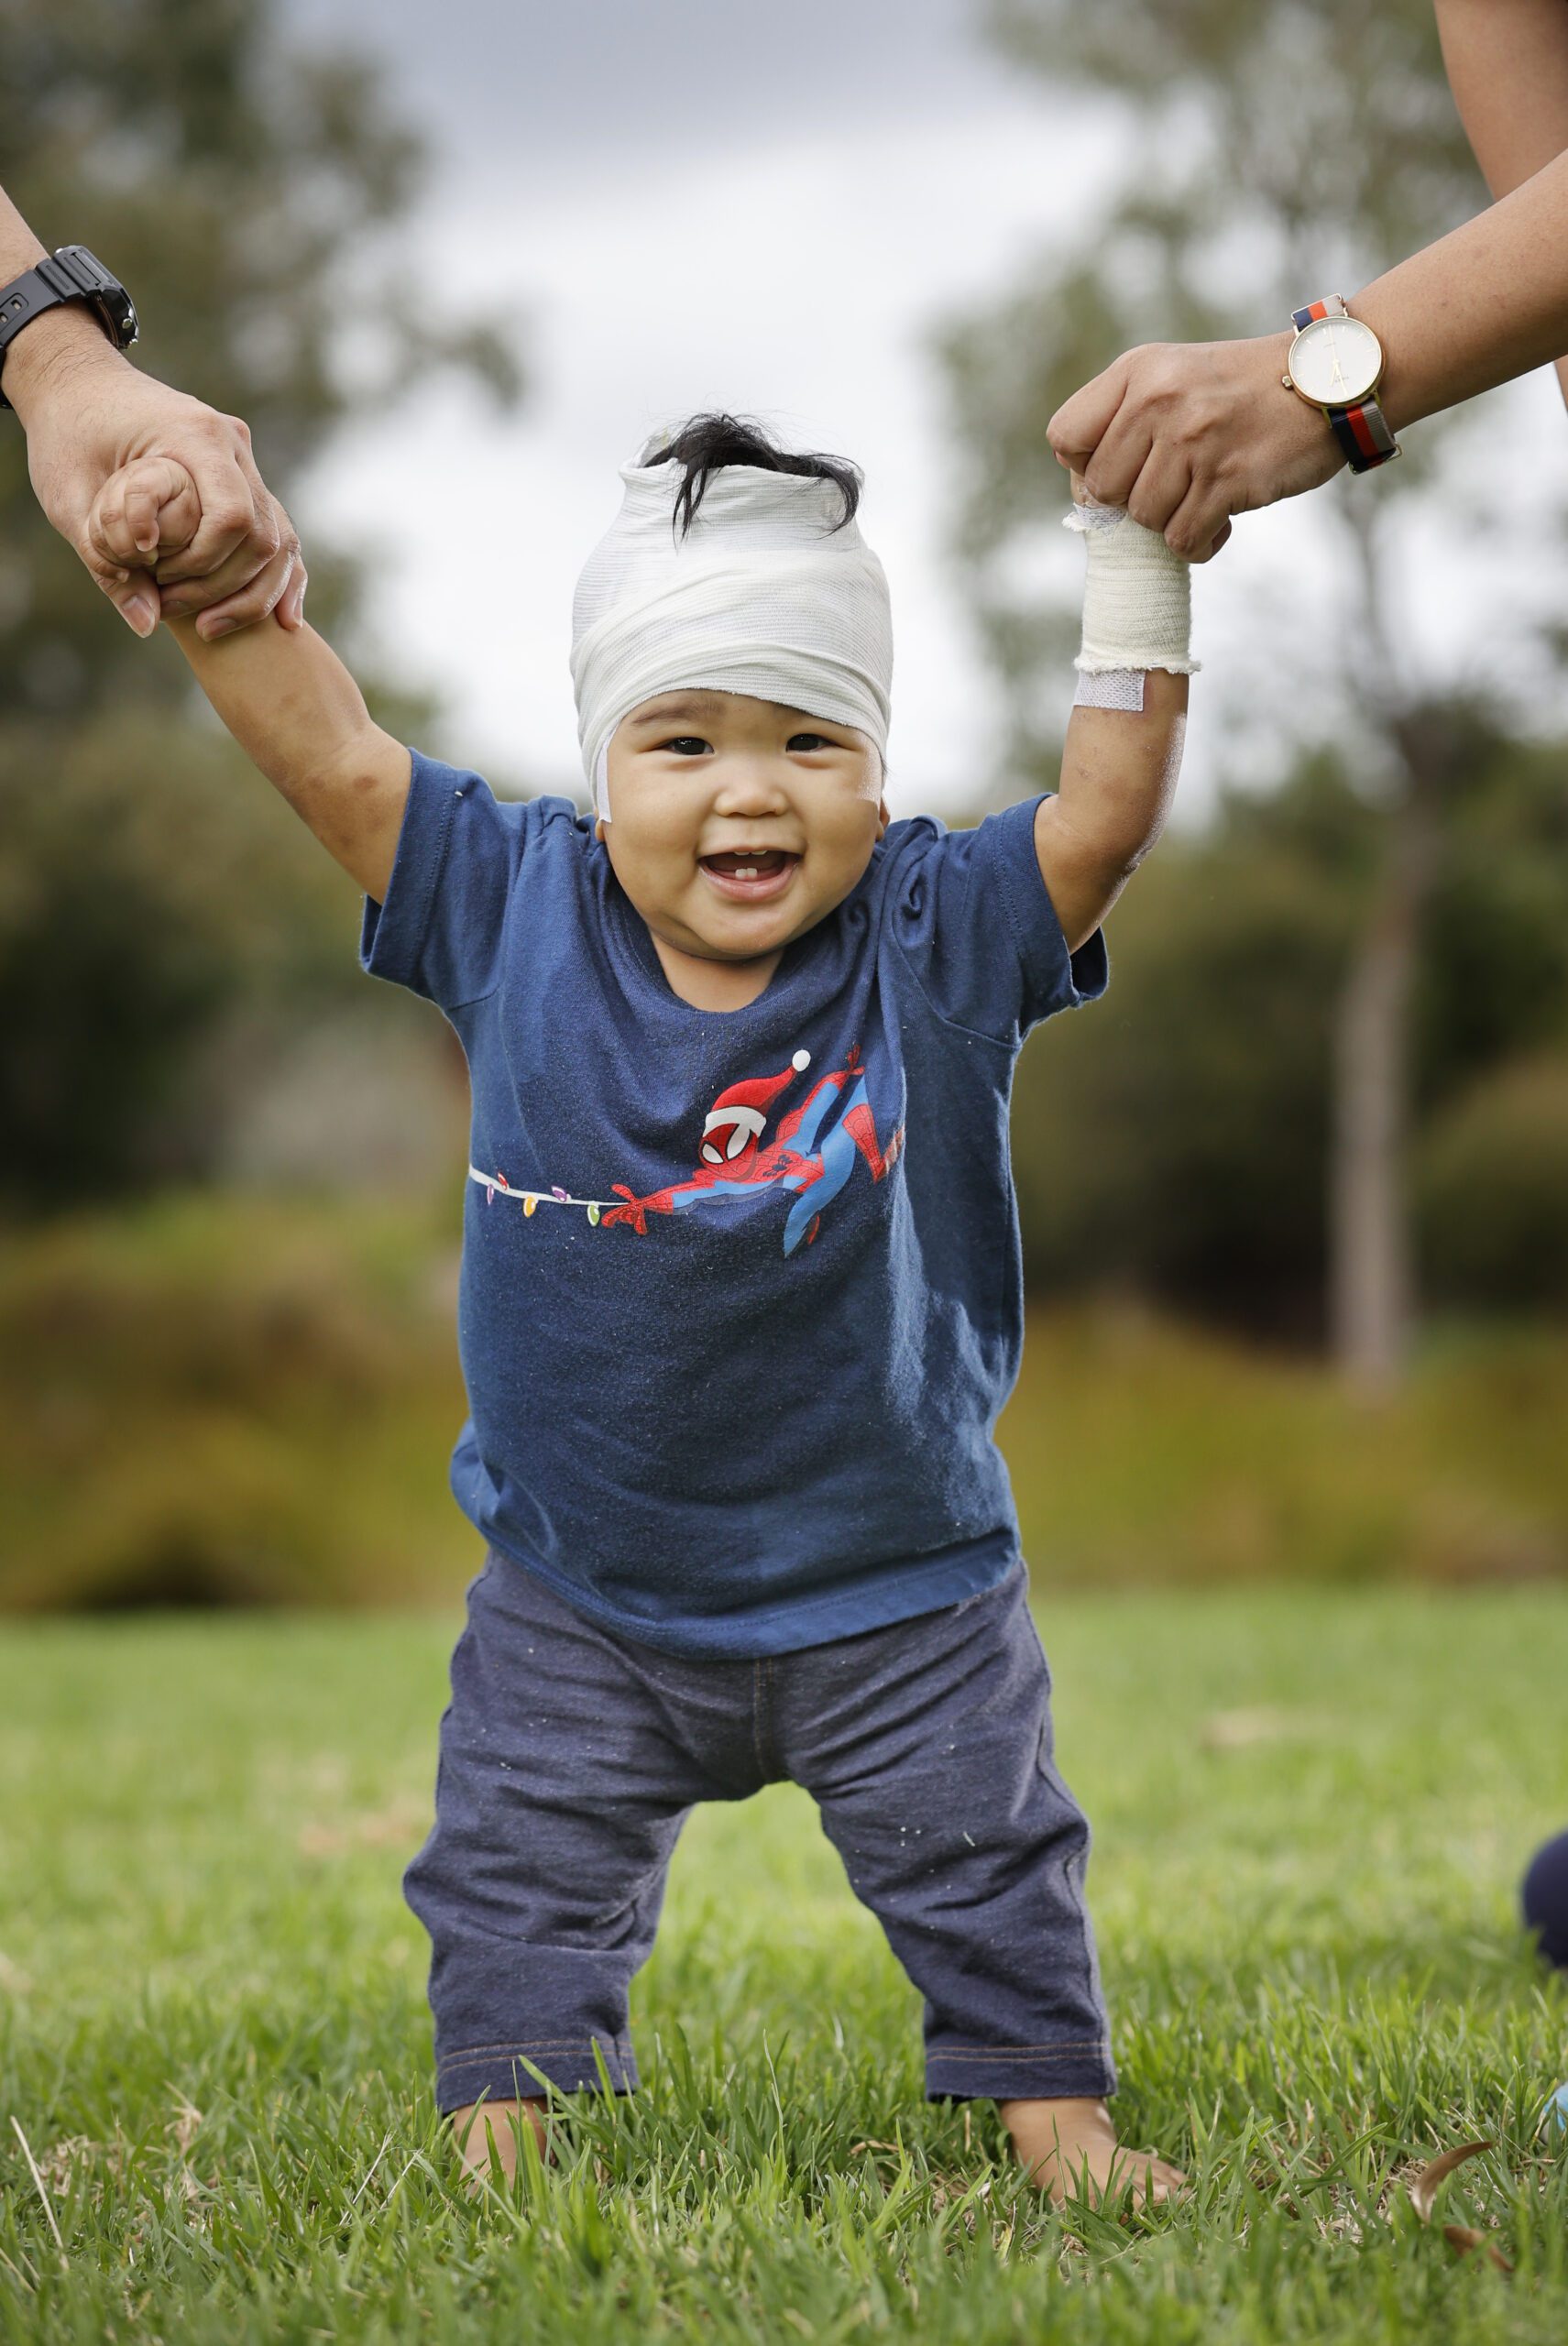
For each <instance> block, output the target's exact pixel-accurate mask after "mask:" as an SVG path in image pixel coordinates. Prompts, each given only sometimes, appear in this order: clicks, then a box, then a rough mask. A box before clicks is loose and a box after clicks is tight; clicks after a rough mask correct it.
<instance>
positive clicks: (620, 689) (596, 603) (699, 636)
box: [572, 463, 893, 821]
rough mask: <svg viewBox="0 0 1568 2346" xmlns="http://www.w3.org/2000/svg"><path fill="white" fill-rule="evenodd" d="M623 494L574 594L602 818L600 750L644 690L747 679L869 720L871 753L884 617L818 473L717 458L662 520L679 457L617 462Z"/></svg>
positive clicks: (856, 539) (782, 697)
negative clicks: (691, 512) (681, 529)
mask: <svg viewBox="0 0 1568 2346" xmlns="http://www.w3.org/2000/svg"><path fill="white" fill-rule="evenodd" d="M620 477H621V479H622V480H623V481H624V482H625V483H626V495H625V498H624V499H623V501H622V504H621V508H620V513H619V515H618V516H617V517H616V520H615V521H614V523H613V525H612V526H611V528H610V529H609V531H608V532H607V533H606V534H605V536H604V537H602V538H601V539H600V540H599V543H598V545H597V546H596V547H595V548H594V551H593V553H592V554H590V555H589V556H588V559H587V563H586V564H585V565H584V567H583V575H582V576H581V577H580V578H579V579H578V581H577V592H576V600H575V602H574V604H573V608H572V683H573V685H574V687H575V689H576V696H577V738H578V740H580V741H581V743H582V748H583V764H584V767H585V769H586V771H587V776H588V780H589V782H590V783H591V784H592V785H593V790H594V805H595V807H596V809H597V811H598V813H599V814H600V815H601V816H602V817H604V818H605V820H606V821H608V820H609V785H608V781H607V762H606V761H607V753H608V751H609V738H610V735H611V734H612V733H613V732H614V731H615V729H616V727H617V726H618V725H619V724H620V720H621V718H623V717H625V716H626V715H627V714H628V712H629V711H630V710H631V709H634V708H637V707H641V703H642V702H643V701H645V700H652V698H653V696H655V694H657V693H665V692H672V691H674V690H675V689H677V688H678V687H682V686H685V687H686V688H689V689H691V690H694V691H696V690H702V691H707V692H723V693H749V694H751V696H753V697H754V698H756V699H758V700H772V701H780V702H782V703H783V704H784V706H785V707H788V708H798V709H800V710H801V711H802V712H803V713H804V714H805V715H806V716H808V717H823V718H827V719H828V722H829V723H830V724H835V725H850V726H853V727H855V728H856V729H858V730H859V731H861V733H865V734H868V735H869V736H870V738H871V739H872V741H874V742H875V744H876V747H877V751H878V752H879V754H880V755H881V756H882V757H883V760H884V762H885V759H886V754H887V728H888V718H889V715H890V707H891V704H890V694H891V690H892V685H893V623H892V618H891V615H890V613H889V609H888V599H887V580H886V579H885V577H884V576H883V567H882V565H881V563H880V562H879V561H878V560H877V558H876V556H875V554H872V550H871V548H870V547H869V546H868V545H867V543H866V542H865V540H864V539H863V538H862V537H861V533H860V531H859V530H858V529H857V528H856V526H855V524H854V522H853V521H846V522H844V523H843V525H842V527H838V526H836V525H837V524H838V523H839V517H840V515H841V514H842V512H843V499H842V496H841V493H840V491H839V488H838V487H837V485H836V484H835V483H834V482H832V481H830V480H816V479H810V478H805V477H800V476H797V475H795V474H794V473H773V472H763V471H762V470H761V469H760V468H759V467H757V466H752V465H727V466H722V467H720V468H719V469H718V470H716V471H715V472H713V473H712V474H711V475H710V476H709V478H708V483H707V490H706V493H705V494H704V497H703V499H702V502H701V504H700V505H699V507H698V508H697V511H696V518H695V520H694V521H693V522H692V525H691V528H690V529H689V530H688V531H687V532H686V533H685V536H684V537H683V536H681V535H680V534H679V533H678V532H677V530H676V528H675V526H674V502H675V492H676V490H677V488H679V486H680V483H681V481H682V479H683V477H684V468H683V466H680V465H678V464H674V463H664V464H658V465H627V466H624V467H623V469H622V472H621V476H620Z"/></svg>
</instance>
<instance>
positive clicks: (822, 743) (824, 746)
mask: <svg viewBox="0 0 1568 2346" xmlns="http://www.w3.org/2000/svg"><path fill="white" fill-rule="evenodd" d="M838 746H839V744H838V743H837V741H830V740H828V736H827V734H826V733H792V734H791V735H790V737H789V740H787V741H786V742H785V743H784V747H785V749H786V750H795V751H801V752H802V753H803V754H804V753H806V752H809V751H812V750H836V749H837V748H838Z"/></svg>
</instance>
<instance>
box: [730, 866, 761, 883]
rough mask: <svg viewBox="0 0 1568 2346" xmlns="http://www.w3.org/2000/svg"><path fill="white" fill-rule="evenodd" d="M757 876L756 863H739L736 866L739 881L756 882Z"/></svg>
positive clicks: (736, 875)
mask: <svg viewBox="0 0 1568 2346" xmlns="http://www.w3.org/2000/svg"><path fill="white" fill-rule="evenodd" d="M756 876H757V867H756V865H755V864H754V863H738V864H737V865H736V866H735V877H736V878H737V880H754V879H755V878H756Z"/></svg>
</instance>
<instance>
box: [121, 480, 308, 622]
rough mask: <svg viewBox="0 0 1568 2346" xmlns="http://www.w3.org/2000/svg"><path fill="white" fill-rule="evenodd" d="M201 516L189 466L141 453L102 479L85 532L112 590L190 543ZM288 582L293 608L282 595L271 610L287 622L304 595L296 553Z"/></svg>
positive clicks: (301, 564) (295, 617)
mask: <svg viewBox="0 0 1568 2346" xmlns="http://www.w3.org/2000/svg"><path fill="white" fill-rule="evenodd" d="M279 511H280V513H281V512H282V509H281V507H280V508H279ZM283 518H284V520H285V521H287V516H286V515H285V516H284V517H283ZM201 521H202V500H201V496H200V493H199V491H198V489H197V486H196V483H195V480H194V479H193V477H192V475H191V473H190V472H189V471H188V469H187V468H186V466H184V465H182V464H181V463H180V462H179V460H178V459H177V458H176V457H173V456H139V457H137V458H135V459H133V461H132V462H131V463H129V464H126V465H122V466H120V468H119V469H118V471H116V472H114V473H111V474H110V476H109V477H108V479H107V480H105V481H104V484H103V486H102V488H100V489H99V491H98V493H97V495H96V497H95V498H94V499H93V503H92V506H91V508H90V509H89V511H88V514H87V517H86V521H85V522H84V524H83V529H82V538H83V542H84V544H85V545H86V547H87V548H88V549H90V551H91V554H92V556H93V559H94V560H95V561H96V563H97V564H98V565H101V568H102V571H103V574H104V576H103V579H102V580H101V583H103V584H104V585H106V586H109V588H110V591H113V588H114V584H115V582H118V583H119V584H122V585H124V584H126V583H128V582H129V581H130V579H131V578H132V576H134V574H135V573H136V572H137V571H138V570H148V571H151V570H156V569H157V568H158V566H159V564H160V563H161V562H163V561H164V560H166V559H167V558H168V557H169V555H170V554H173V553H178V552H180V551H181V550H182V549H183V548H185V547H187V546H189V545H190V544H191V543H192V540H193V539H194V537H195V535H196V532H197V531H198V530H199V528H200V526H201ZM287 583H288V587H289V593H288V596H287V601H288V605H289V609H288V610H287V611H285V610H284V608H283V601H284V598H283V597H279V598H278V599H277V600H276V601H275V602H274V604H273V606H272V610H271V612H270V613H269V614H268V616H275V617H277V618H278V619H280V622H281V623H282V624H283V625H285V626H288V625H290V624H297V623H298V615H299V612H300V609H301V607H302V604H303V601H304V592H305V586H306V584H307V579H306V573H305V565H304V561H303V558H302V556H301V555H299V554H297V553H296V554H295V556H294V561H293V565H292V567H291V572H290V575H289V578H288V582H287ZM153 625H154V626H156V625H157V620H156V619H154V620H153Z"/></svg>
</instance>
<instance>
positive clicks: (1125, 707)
mask: <svg viewBox="0 0 1568 2346" xmlns="http://www.w3.org/2000/svg"><path fill="white" fill-rule="evenodd" d="M1073 487H1074V491H1075V493H1078V494H1080V492H1081V484H1080V483H1079V482H1077V481H1076V480H1075V482H1074V484H1073ZM1072 518H1073V521H1074V524H1075V525H1076V526H1077V527H1079V528H1080V530H1081V531H1082V532H1083V534H1084V537H1085V539H1086V542H1087V544H1088V548H1089V580H1088V586H1087V588H1086V592H1085V596H1084V611H1083V650H1082V651H1081V652H1080V654H1079V661H1078V665H1079V668H1080V671H1081V672H1082V674H1083V682H1082V683H1081V684H1080V687H1079V698H1078V701H1077V703H1076V704H1075V706H1074V707H1073V711H1072V715H1071V718H1069V723H1068V729H1067V740H1066V743H1065V745H1064V748H1063V751H1062V763H1061V779H1060V782H1059V784H1058V789H1057V792H1056V795H1055V796H1054V797H1050V798H1046V799H1043V800H1042V801H1041V803H1040V809H1039V812H1038V814H1037V815H1036V817H1035V851H1036V855H1037V856H1038V857H1039V861H1040V875H1041V877H1042V879H1043V880H1044V881H1045V883H1046V887H1047V892H1048V893H1049V895H1050V899H1051V903H1052V904H1053V905H1054V907H1055V909H1056V915H1057V918H1058V920H1059V921H1060V923H1061V927H1062V934H1063V936H1064V937H1066V939H1067V943H1068V947H1069V950H1070V951H1072V952H1076V951H1077V950H1078V948H1079V947H1080V945H1081V944H1083V942H1084V941H1085V939H1086V938H1088V937H1091V936H1092V935H1093V934H1094V931H1095V930H1096V928H1098V927H1099V926H1100V923H1101V921H1102V919H1103V917H1104V915H1106V913H1108V912H1109V911H1110V909H1111V906H1112V905H1113V904H1114V903H1115V901H1116V898H1117V897H1118V896H1119V895H1120V894H1121V893H1122V890H1123V888H1124V886H1125V884H1126V882H1127V881H1128V879H1129V878H1130V877H1131V875H1132V873H1133V872H1135V871H1136V869H1137V867H1138V865H1139V864H1140V863H1141V862H1142V861H1143V859H1144V857H1145V856H1146V854H1147V853H1148V850H1149V849H1150V848H1151V847H1152V846H1153V845H1154V843H1155V841H1156V839H1157V838H1158V837H1159V834H1160V831H1161V830H1162V828H1164V824H1165V818H1166V816H1167V815H1168V812H1169V810H1170V803H1171V800H1172V798H1173V797H1174V795H1175V794H1176V782H1177V776H1178V774H1179V772H1180V770H1181V742H1182V735H1183V732H1184V731H1185V729H1186V723H1187V682H1188V676H1189V674H1190V672H1191V669H1192V667H1193V665H1194V663H1193V662H1192V660H1191V658H1190V654H1189V651H1188V631H1189V610H1190V587H1189V573H1188V565H1186V564H1185V563H1184V562H1182V561H1180V560H1179V558H1178V557H1177V556H1176V555H1175V554H1172V553H1171V552H1170V550H1169V549H1168V546H1167V545H1166V543H1165V541H1164V540H1163V538H1161V537H1160V536H1159V535H1158V533H1157V532H1155V531H1152V530H1142V529H1140V528H1139V527H1138V525H1137V523H1136V522H1135V521H1128V520H1127V518H1126V516H1125V515H1124V514H1122V513H1119V512H1118V513H1113V512H1111V511H1108V510H1105V509H1095V508H1089V509H1087V510H1085V509H1084V508H1082V507H1081V505H1080V509H1079V510H1078V511H1076V512H1075V514H1074V515H1073V517H1072Z"/></svg>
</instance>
